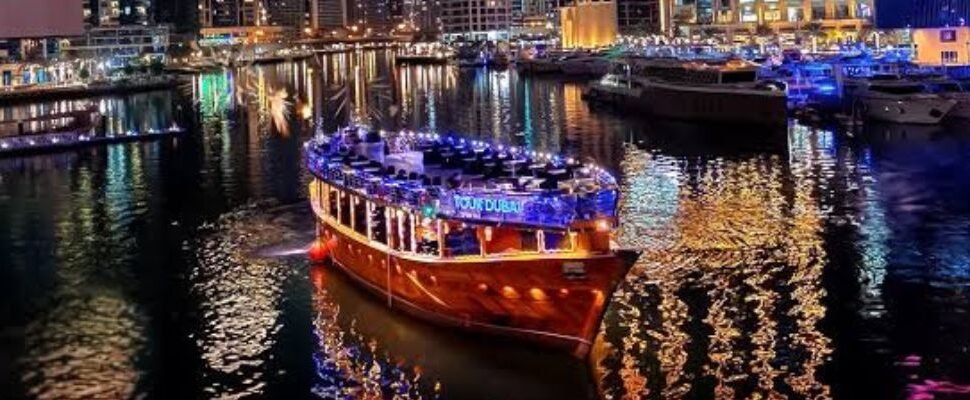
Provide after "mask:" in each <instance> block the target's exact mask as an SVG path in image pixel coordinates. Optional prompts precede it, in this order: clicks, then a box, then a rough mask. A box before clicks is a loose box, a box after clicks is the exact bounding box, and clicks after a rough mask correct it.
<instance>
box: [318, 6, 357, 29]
mask: <svg viewBox="0 0 970 400" xmlns="http://www.w3.org/2000/svg"><path fill="white" fill-rule="evenodd" d="M348 21H349V19H348V15H347V1H346V0H310V27H311V28H313V29H335V28H343V27H345V26H347V25H349V24H348Z"/></svg>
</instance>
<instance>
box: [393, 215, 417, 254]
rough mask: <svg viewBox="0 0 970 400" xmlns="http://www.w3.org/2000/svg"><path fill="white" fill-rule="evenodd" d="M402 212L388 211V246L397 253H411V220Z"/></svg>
mask: <svg viewBox="0 0 970 400" xmlns="http://www.w3.org/2000/svg"><path fill="white" fill-rule="evenodd" d="M410 216H411V215H410V214H408V213H407V212H405V211H404V210H394V209H391V210H390V222H391V226H390V234H389V235H388V241H389V242H388V246H389V247H391V248H392V249H395V250H398V251H413V249H412V248H411V218H410Z"/></svg>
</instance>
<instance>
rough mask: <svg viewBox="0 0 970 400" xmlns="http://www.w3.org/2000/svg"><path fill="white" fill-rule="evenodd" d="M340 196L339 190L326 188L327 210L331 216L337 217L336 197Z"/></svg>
mask: <svg viewBox="0 0 970 400" xmlns="http://www.w3.org/2000/svg"><path fill="white" fill-rule="evenodd" d="M339 197H340V191H338V190H337V189H334V188H333V187H329V186H328V189H327V212H328V213H329V215H330V216H331V217H333V218H337V199H338V198H339Z"/></svg>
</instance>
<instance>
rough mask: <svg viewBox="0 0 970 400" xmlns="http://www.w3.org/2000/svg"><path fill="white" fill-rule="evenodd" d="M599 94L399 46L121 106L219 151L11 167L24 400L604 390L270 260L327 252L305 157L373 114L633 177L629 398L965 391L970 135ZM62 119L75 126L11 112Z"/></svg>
mask: <svg viewBox="0 0 970 400" xmlns="http://www.w3.org/2000/svg"><path fill="white" fill-rule="evenodd" d="M581 90H582V83H575V82H560V81H556V80H552V79H535V78H527V77H521V76H518V75H517V74H516V73H515V72H514V71H488V70H484V69H460V68H455V67H448V66H433V67H420V66H415V67H406V68H396V67H394V66H393V64H392V63H391V62H390V58H389V55H388V54H387V53H385V52H383V51H374V52H348V53H344V54H339V55H334V56H326V57H320V58H319V59H311V60H307V61H305V62H299V63H289V64H279V65H269V66H261V67H252V68H247V69H241V70H235V71H226V72H220V73H212V74H203V75H200V76H198V77H195V78H194V79H193V81H192V82H191V84H189V85H186V86H185V88H184V89H183V90H182V91H181V92H171V93H169V92H165V93H164V94H161V95H159V94H146V96H147V97H145V98H139V97H137V96H135V97H126V98H121V99H107V100H99V101H107V102H108V103H103V106H102V107H103V109H104V110H106V111H107V112H108V113H110V114H112V115H115V116H114V117H112V120H111V121H112V122H111V124H112V126H113V127H114V128H113V129H135V128H138V124H142V123H146V124H155V123H160V124H163V125H167V123H166V121H164V119H165V118H167V116H168V115H176V116H177V115H179V113H180V111H179V104H181V103H180V101H179V99H181V98H182V97H183V96H184V97H187V98H189V99H190V100H191V103H194V104H193V105H192V106H194V107H195V111H196V112H195V113H193V115H190V116H189V117H190V118H189V121H188V122H187V123H186V124H185V125H186V126H192V127H193V134H192V135H191V136H188V137H186V138H184V139H180V140H177V141H172V142H168V141H163V142H153V143H144V144H126V145H120V146H109V147H104V148H97V149H90V150H86V151H81V152H77V153H73V152H72V153H65V154H62V155H58V156H40V157H30V158H17V159H9V160H4V161H3V162H0V219H2V220H3V221H4V222H3V224H0V233H2V238H3V239H4V240H0V253H2V254H9V255H10V257H8V260H7V262H6V263H5V265H3V266H2V267H0V288H2V289H3V290H0V293H2V294H0V296H2V297H0V300H2V301H0V303H2V304H4V307H3V308H0V319H2V322H3V326H4V329H3V331H2V336H0V339H2V340H0V353H2V354H4V355H6V354H10V355H11V357H9V358H10V359H15V360H17V361H16V363H15V364H12V365H9V366H8V365H0V374H3V375H4V377H10V378H11V379H8V381H10V382H14V385H12V386H11V387H6V386H5V387H4V388H3V389H2V390H3V391H4V392H3V393H2V394H0V397H4V398H7V397H11V398H20V397H39V398H63V397H67V398H70V397H86V398H90V397H111V398H116V397H137V396H155V397H171V398H182V397H200V396H201V397H242V396H246V395H255V396H265V397H273V396H276V397H304V396H306V395H307V394H308V393H310V394H312V395H315V396H317V397H322V398H335V397H337V398H358V397H393V396H395V395H397V396H399V397H410V398H418V397H421V398H435V397H442V398H503V399H504V398H522V399H538V398H590V397H593V395H592V391H591V388H590V387H591V384H590V382H589V378H588V371H586V370H584V368H583V364H582V363H581V362H580V361H578V360H572V359H569V358H568V356H564V355H561V354H554V353H552V352H546V351H542V350H540V349H535V348H532V347H530V346H523V345H520V344H516V343H508V342H504V341H501V340H497V339H494V338H482V337H474V336H468V335H465V334H458V333H454V332H450V331H445V330H441V329H437V328H435V327H433V326H429V325H426V324H423V323H420V322H416V321H413V320H411V319H408V318H403V317H401V316H399V315H397V314H396V313H393V312H389V311H388V310H386V308H385V307H384V306H383V304H382V303H381V302H380V301H373V300H372V299H371V297H370V296H368V295H367V294H366V293H363V292H361V291H360V290H359V289H358V288H357V287H356V286H354V285H352V284H351V283H349V282H347V281H346V280H345V279H344V278H342V277H341V276H340V275H339V274H333V273H331V272H332V271H330V270H327V269H319V268H310V267H309V266H308V265H306V264H305V263H304V262H303V261H302V260H301V259H300V258H299V257H296V258H285V257H284V258H267V257H264V256H260V255H258V254H256V253H258V252H257V249H258V248H259V247H260V246H263V245H279V243H285V244H286V243H289V244H294V243H295V244H296V245H294V246H289V245H285V244H284V245H282V246H283V247H287V246H289V247H288V248H291V250H292V249H299V248H300V246H303V245H305V243H306V242H307V240H308V238H309V236H310V235H311V233H310V232H311V231H312V226H309V225H312V220H311V219H310V218H309V217H308V215H307V212H306V209H305V208H304V207H303V204H304V203H303V201H304V200H303V190H304V188H305V185H304V182H305V181H306V179H307V176H306V174H305V172H304V171H303V170H302V168H301V162H302V154H301V152H300V143H301V141H302V140H303V139H305V138H306V137H307V136H308V135H309V134H310V133H311V132H313V130H314V128H315V126H314V125H315V124H316V123H317V122H318V121H319V122H322V125H323V126H324V127H325V128H326V129H333V128H334V127H336V126H337V125H339V124H342V123H344V122H345V121H346V120H347V119H348V118H350V117H351V116H352V115H356V116H357V117H358V118H361V119H364V120H367V121H369V122H370V123H372V124H373V125H375V126H379V127H383V128H387V129H391V128H398V127H407V128H412V129H435V130H438V131H443V132H448V131H456V132H462V133H465V134H470V135H477V136H479V137H483V138H488V139H492V140H499V141H504V142H510V143H514V144H520V145H526V146H531V147H534V148H537V149H539V150H544V151H558V152H565V153H568V154H570V155H573V156H577V157H580V158H592V159H595V160H597V161H598V162H599V163H600V164H603V165H606V166H608V167H609V168H611V169H613V170H615V171H617V172H618V173H619V177H620V182H621V184H622V187H623V195H622V203H621V212H622V215H623V224H622V226H621V227H620V231H619V232H618V236H617V240H618V242H619V243H620V244H621V245H622V246H623V247H630V248H637V249H641V250H643V254H642V256H641V257H640V259H639V260H638V262H637V265H635V266H634V268H633V270H632V271H631V273H630V275H629V276H628V277H627V279H626V282H625V283H624V284H623V285H622V286H621V288H620V289H619V291H618V293H617V294H616V296H615V298H614V301H613V304H612V305H611V307H610V308H609V310H608V314H607V316H606V319H605V321H604V324H603V325H602V328H601V329H602V332H601V338H600V346H599V347H598V349H599V350H600V351H599V352H598V353H597V355H598V357H597V358H596V359H594V360H593V361H594V364H595V367H594V369H595V371H594V372H595V374H596V376H597V377H598V379H597V381H598V382H599V387H600V389H601V390H602V392H603V393H604V394H605V395H606V396H607V397H608V398H684V397H691V398H710V397H719V398H727V397H734V398H740V397H743V398H749V397H772V398H781V397H787V398H803V397H811V398H828V397H841V398H893V397H900V396H903V395H910V396H914V397H919V396H923V397H925V396H932V395H943V394H946V393H956V394H960V393H963V392H964V391H966V390H967V387H966V385H968V384H970V382H968V381H967V377H968V376H970V361H968V360H970V339H968V338H970V336H968V335H966V334H965V332H966V331H967V330H968V329H970V322H968V321H970V319H968V318H967V315H968V311H970V300H968V299H970V295H968V288H970V272H968V271H970V268H968V267H967V265H970V261H968V260H970V250H968V249H970V246H968V244H970V231H967V229H966V227H967V226H970V203H968V202H967V201H966V199H967V198H968V194H970V193H968V189H967V188H968V187H970V185H968V182H967V180H968V177H970V162H967V160H968V159H970V138H968V137H967V136H966V135H965V134H961V131H963V130H965V127H961V126H955V127H943V128H934V129H925V128H913V127H893V126H871V127H869V128H868V130H867V131H866V132H859V133H858V134H857V135H856V137H847V136H845V135H843V134H841V133H837V132H833V131H828V130H823V129H810V128H807V127H803V126H798V125H795V126H793V127H792V128H791V129H790V130H789V132H787V135H778V138H780V140H777V141H771V140H762V139H761V137H759V136H758V135H754V133H757V132H753V133H752V135H751V136H752V137H758V138H759V139H758V140H754V141H753V142H754V143H744V144H742V143H740V142H741V141H740V140H737V139H738V137H737V132H731V131H728V132H719V131H718V130H716V129H710V128H708V127H704V128H698V127H691V126H689V125H685V124H678V123H666V122H660V121H652V120H641V119H637V118H631V117H628V116H623V115H616V114H613V113H610V112H609V111H607V110H596V109H591V108H589V107H588V106H587V104H585V103H584V102H583V101H582V100H581V99H580V93H581ZM152 96H156V97H152ZM166 96H172V97H166ZM38 107H40V108H43V107H49V108H50V107H54V108H56V107H71V105H70V104H69V103H55V104H51V105H41V106H28V107H26V108H18V109H9V108H6V109H0V116H4V117H7V118H9V117H10V116H11V115H13V114H14V113H25V112H30V113H35V112H40V111H43V110H40V109H39V108H38ZM395 107H396V109H395ZM154 110H158V113H157V115H156V113H154ZM183 110H185V109H183ZM338 111H339V112H338ZM183 112H184V111H183ZM149 114H151V115H149ZM18 115H20V114H18ZM153 118H156V119H153ZM281 122H282V123H284V124H282V125H281ZM141 129H143V126H142V127H141ZM284 133H285V135H284ZM712 134H713V135H712ZM712 142H713V143H717V144H716V145H707V144H708V143H712ZM749 144H750V145H751V146H748V145H749ZM267 199H268V200H270V202H265V200H267ZM254 201H256V203H253V202H254ZM246 204H256V205H255V206H246ZM267 204H296V206H295V208H296V209H297V210H298V211H293V208H284V209H277V208H274V207H269V206H267ZM278 253H279V254H290V253H292V252H291V251H280V252H278Z"/></svg>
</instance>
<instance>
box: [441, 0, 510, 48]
mask: <svg viewBox="0 0 970 400" xmlns="http://www.w3.org/2000/svg"><path fill="white" fill-rule="evenodd" d="M441 23H442V29H443V31H444V32H443V33H444V37H445V38H446V39H458V38H463V39H466V40H499V39H508V37H509V31H510V29H511V27H512V25H511V24H512V1H511V0H442V2H441Z"/></svg>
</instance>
